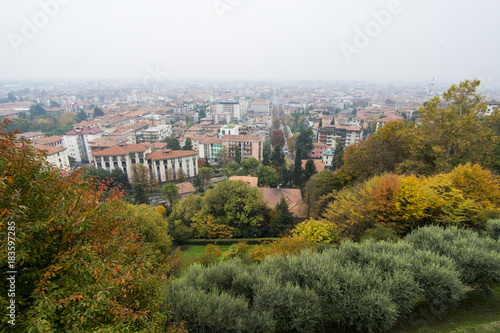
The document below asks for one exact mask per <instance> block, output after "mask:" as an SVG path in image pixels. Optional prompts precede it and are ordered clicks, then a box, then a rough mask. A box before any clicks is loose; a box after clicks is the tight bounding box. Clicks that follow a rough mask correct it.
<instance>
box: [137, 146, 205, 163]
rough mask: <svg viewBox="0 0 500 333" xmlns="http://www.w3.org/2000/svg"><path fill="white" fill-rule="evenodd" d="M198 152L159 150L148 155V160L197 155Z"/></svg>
mask: <svg viewBox="0 0 500 333" xmlns="http://www.w3.org/2000/svg"><path fill="white" fill-rule="evenodd" d="M197 155H198V154H197V153H196V152H195V151H194V150H171V149H165V150H157V151H154V152H152V153H149V154H147V155H146V158H147V159H148V160H154V161H160V160H166V159H170V158H178V157H187V156H197Z"/></svg>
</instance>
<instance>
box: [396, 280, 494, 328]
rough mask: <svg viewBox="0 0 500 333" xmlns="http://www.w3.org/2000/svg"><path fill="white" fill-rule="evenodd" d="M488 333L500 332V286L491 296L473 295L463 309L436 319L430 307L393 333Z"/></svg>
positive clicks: (462, 303)
mask: <svg viewBox="0 0 500 333" xmlns="http://www.w3.org/2000/svg"><path fill="white" fill-rule="evenodd" d="M399 332H406V333H416V332H419V333H451V332H453V333H476V332H477V333H483V332H485V333H489V332H500V286H498V287H496V288H495V289H494V290H493V291H492V293H489V294H485V293H484V292H481V291H472V292H470V293H469V294H468V296H467V298H466V299H464V300H463V301H462V302H461V303H460V305H459V306H458V307H457V308H456V309H454V310H452V311H449V312H448V313H447V314H445V316H444V318H441V319H440V318H437V317H436V316H435V315H433V313H432V309H429V307H421V308H419V309H417V310H416V311H414V312H413V314H412V315H410V316H409V318H408V319H406V320H405V321H404V322H402V323H400V324H399V325H398V326H397V327H396V328H395V329H393V330H392V331H391V333H399Z"/></svg>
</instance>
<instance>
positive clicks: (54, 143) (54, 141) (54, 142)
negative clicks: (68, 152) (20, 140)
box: [33, 135, 63, 147]
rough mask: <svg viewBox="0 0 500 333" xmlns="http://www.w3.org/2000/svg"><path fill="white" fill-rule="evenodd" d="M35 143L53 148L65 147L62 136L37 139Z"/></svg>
mask: <svg viewBox="0 0 500 333" xmlns="http://www.w3.org/2000/svg"><path fill="white" fill-rule="evenodd" d="M33 141H35V142H36V143H37V144H41V145H46V146H51V147H62V146H63V141H62V136H60V135H52V136H44V137H43V138H39V139H35V140H33Z"/></svg>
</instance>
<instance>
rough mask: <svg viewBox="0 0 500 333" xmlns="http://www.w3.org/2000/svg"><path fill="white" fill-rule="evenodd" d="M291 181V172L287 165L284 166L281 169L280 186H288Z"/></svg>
mask: <svg viewBox="0 0 500 333" xmlns="http://www.w3.org/2000/svg"><path fill="white" fill-rule="evenodd" d="M290 180H291V175H290V170H288V168H287V167H286V165H283V166H282V167H281V168H280V184H281V186H283V187H286V186H288V184H289V183H290Z"/></svg>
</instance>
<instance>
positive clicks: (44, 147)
mask: <svg viewBox="0 0 500 333" xmlns="http://www.w3.org/2000/svg"><path fill="white" fill-rule="evenodd" d="M35 147H36V149H38V150H39V151H45V152H46V153H47V155H54V154H57V153H60V152H62V151H65V150H66V149H68V148H66V147H53V146H47V145H41V144H36V145H35Z"/></svg>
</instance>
